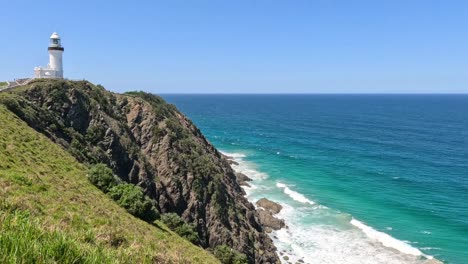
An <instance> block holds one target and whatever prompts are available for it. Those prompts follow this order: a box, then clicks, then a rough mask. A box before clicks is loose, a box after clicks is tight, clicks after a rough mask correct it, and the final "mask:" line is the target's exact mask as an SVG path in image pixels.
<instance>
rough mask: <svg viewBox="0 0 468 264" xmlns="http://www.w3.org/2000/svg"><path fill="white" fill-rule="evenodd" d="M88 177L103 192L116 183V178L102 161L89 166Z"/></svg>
mask: <svg viewBox="0 0 468 264" xmlns="http://www.w3.org/2000/svg"><path fill="white" fill-rule="evenodd" d="M88 179H89V181H90V182H91V183H92V184H94V185H96V187H98V188H99V189H101V190H102V191H103V192H105V193H107V192H109V190H110V189H111V188H112V187H114V186H116V185H117V184H118V180H117V179H116V178H115V177H114V174H113V173H112V170H111V169H110V168H109V167H107V166H106V165H105V164H102V163H101V164H97V165H94V166H93V167H91V169H90V170H89V174H88Z"/></svg>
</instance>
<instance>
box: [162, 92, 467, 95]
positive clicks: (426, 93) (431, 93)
mask: <svg viewBox="0 0 468 264" xmlns="http://www.w3.org/2000/svg"><path fill="white" fill-rule="evenodd" d="M153 94H160V95H468V92H457V93H450V92H448V93H447V92H445V93H444V92H422V93H391V92H389V93H185V92H182V93H165V92H164V93H153Z"/></svg>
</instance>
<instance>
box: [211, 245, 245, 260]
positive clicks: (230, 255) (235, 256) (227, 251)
mask: <svg viewBox="0 0 468 264" xmlns="http://www.w3.org/2000/svg"><path fill="white" fill-rule="evenodd" d="M213 254H214V255H215V257H216V258H217V259H219V260H220V261H221V263H223V264H246V263H248V260H247V257H246V256H245V255H244V254H241V253H239V252H237V251H236V250H234V249H232V248H230V247H228V246H226V245H221V246H217V247H215V249H214V251H213Z"/></svg>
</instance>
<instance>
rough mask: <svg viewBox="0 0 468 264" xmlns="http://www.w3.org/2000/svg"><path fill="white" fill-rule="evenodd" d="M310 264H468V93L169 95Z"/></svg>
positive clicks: (287, 250) (279, 237) (291, 251)
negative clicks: (229, 160) (271, 206)
mask: <svg viewBox="0 0 468 264" xmlns="http://www.w3.org/2000/svg"><path fill="white" fill-rule="evenodd" d="M163 97H164V98H165V99H166V100H167V101H168V102H170V103H173V104H175V105H176V106H177V107H178V108H179V109H180V110H181V111H182V112H184V113H185V114H186V115H188V116H189V117H190V118H191V119H192V120H193V121H194V122H195V124H196V125H197V126H198V127H199V128H200V129H201V130H202V132H203V133H204V134H205V135H206V137H207V138H208V140H209V141H210V142H212V143H213V144H214V145H215V146H216V147H217V148H218V149H219V150H221V151H223V152H225V153H227V154H228V155H231V156H233V157H235V158H236V159H237V161H238V162H239V165H238V166H234V169H236V170H237V171H241V172H244V173H245V174H247V175H249V176H250V177H251V178H253V179H254V181H253V182H252V187H251V188H246V192H247V195H248V198H249V199H250V200H251V201H252V202H255V201H256V200H257V199H259V198H261V197H267V198H269V199H271V200H274V201H277V202H279V203H281V204H282V205H283V207H284V209H283V210H282V211H281V212H280V213H279V215H278V216H279V217H281V218H284V219H285V220H286V222H287V225H288V227H289V228H287V229H282V230H280V231H276V232H273V233H272V234H271V236H272V238H273V239H274V241H275V243H276V245H277V247H278V248H279V251H280V253H281V254H282V256H284V255H287V256H288V257H289V259H290V260H292V261H293V263H294V260H298V259H302V260H303V261H305V262H306V263H359V264H362V263H425V261H426V259H430V258H431V257H433V258H434V259H438V260H442V261H444V262H446V263H460V264H464V263H468V95H164V96H163Z"/></svg>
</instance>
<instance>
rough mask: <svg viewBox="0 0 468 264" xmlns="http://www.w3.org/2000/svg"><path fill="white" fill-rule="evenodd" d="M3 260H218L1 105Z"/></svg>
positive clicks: (0, 253) (0, 246) (0, 238)
mask: <svg viewBox="0 0 468 264" xmlns="http://www.w3.org/2000/svg"><path fill="white" fill-rule="evenodd" d="M0 124H1V126H0V199H1V200H0V201H1V203H0V262H1V263H34V262H35V263H51V262H54V263H153V262H159V263H180V262H184V263H185V262H198V263H217V260H216V259H215V258H214V257H213V256H212V255H210V254H209V253H207V252H206V251H204V250H203V249H201V248H198V247H196V246H194V245H193V244H191V243H190V242H188V241H186V240H185V239H182V238H180V237H179V236H178V235H176V234H174V233H173V232H171V231H170V230H169V229H168V228H167V227H166V226H165V225H164V224H163V223H161V222H159V221H156V222H155V224H156V226H154V225H150V224H148V223H146V222H144V221H142V220H139V219H137V218H135V217H133V216H132V215H130V214H128V213H127V212H126V211H125V209H123V208H121V207H119V206H118V205H117V204H116V203H115V202H114V201H112V199H111V198H109V197H108V196H107V195H105V194H104V193H103V192H101V191H100V190H98V189H97V188H96V187H95V186H93V185H92V184H91V183H90V182H89V181H88V180H87V177H86V174H87V172H88V168H87V167H86V166H84V165H82V164H79V163H78V162H77V161H76V160H75V159H74V158H73V157H72V156H70V155H69V154H68V153H67V152H65V151H64V150H63V149H62V148H60V147H59V146H58V145H55V144H53V143H52V142H51V141H50V140H49V139H47V138H46V137H44V136H43V135H41V134H39V133H37V132H36V131H34V130H33V129H31V128H30V127H28V126H27V125H26V123H24V122H23V121H21V120H20V119H19V118H18V117H16V116H15V115H14V114H13V113H11V112H10V111H8V110H7V109H6V108H5V107H4V106H3V105H0Z"/></svg>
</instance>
